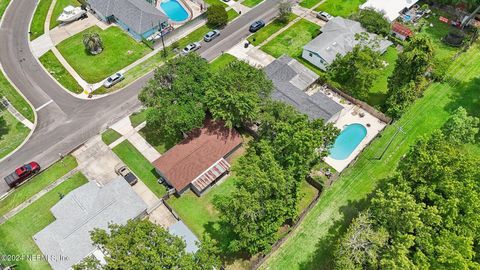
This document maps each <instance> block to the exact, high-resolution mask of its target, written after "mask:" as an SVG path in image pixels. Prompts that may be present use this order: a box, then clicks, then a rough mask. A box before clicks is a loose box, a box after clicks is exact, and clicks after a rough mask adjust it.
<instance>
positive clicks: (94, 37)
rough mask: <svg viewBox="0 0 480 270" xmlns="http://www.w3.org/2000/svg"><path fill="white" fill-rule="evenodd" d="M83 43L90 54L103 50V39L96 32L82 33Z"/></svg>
mask: <svg viewBox="0 0 480 270" xmlns="http://www.w3.org/2000/svg"><path fill="white" fill-rule="evenodd" d="M83 45H84V46H85V50H87V51H88V52H89V53H90V54H92V55H97V54H100V53H101V52H102V51H103V41H102V38H101V37H100V35H99V34H98V33H85V34H83Z"/></svg>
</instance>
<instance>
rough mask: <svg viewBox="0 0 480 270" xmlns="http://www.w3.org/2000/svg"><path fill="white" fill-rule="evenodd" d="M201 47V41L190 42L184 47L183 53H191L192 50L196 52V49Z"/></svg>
mask: <svg viewBox="0 0 480 270" xmlns="http://www.w3.org/2000/svg"><path fill="white" fill-rule="evenodd" d="M201 47H202V44H200V42H194V43H190V44H188V45H187V46H185V48H183V50H182V53H183V54H189V53H191V52H194V51H196V50H198V49H200V48H201Z"/></svg>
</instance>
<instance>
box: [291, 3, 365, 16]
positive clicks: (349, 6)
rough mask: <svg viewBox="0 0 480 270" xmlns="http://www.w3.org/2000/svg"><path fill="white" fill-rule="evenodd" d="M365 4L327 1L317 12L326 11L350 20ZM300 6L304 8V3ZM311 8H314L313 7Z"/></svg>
mask: <svg viewBox="0 0 480 270" xmlns="http://www.w3.org/2000/svg"><path fill="white" fill-rule="evenodd" d="M307 1H309V0H307ZM318 2H320V1H318ZM365 2H366V0H346V1H338V0H326V1H325V2H324V3H323V4H321V5H320V6H318V7H317V8H316V9H315V11H326V12H328V13H330V14H331V15H333V16H340V17H344V18H348V17H349V16H350V15H353V14H355V13H356V12H357V11H358V9H359V7H360V5H361V4H363V3H365ZM300 5H302V6H304V5H303V2H302V3H300ZM304 7H305V6H304ZM310 7H313V5H312V6H310Z"/></svg>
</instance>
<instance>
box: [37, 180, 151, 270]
mask: <svg viewBox="0 0 480 270" xmlns="http://www.w3.org/2000/svg"><path fill="white" fill-rule="evenodd" d="M146 210H147V205H146V204H145V202H144V201H143V200H142V199H141V198H140V197H139V196H138V195H137V193H135V191H134V190H133V189H132V187H131V186H130V185H129V184H128V183H127V182H126V181H125V179H123V178H122V177H118V178H116V179H114V180H112V181H111V182H109V183H108V184H106V185H105V186H102V187H100V186H98V185H97V183H95V182H89V183H87V184H85V185H83V186H81V187H79V188H77V189H75V190H73V191H71V192H70V193H68V194H67V195H66V196H65V197H64V198H63V199H61V200H60V201H59V202H58V203H57V204H56V205H54V206H53V207H52V208H51V209H50V211H51V212H52V214H53V216H54V217H55V219H56V220H55V221H54V222H52V223H51V224H50V225H48V226H47V227H45V228H44V229H43V230H41V231H40V232H38V233H37V234H35V235H34V237H33V240H34V241H35V243H36V244H37V246H38V247H39V248H40V250H41V251H42V253H43V254H44V255H45V256H46V258H48V259H49V260H48V262H49V263H50V265H51V266H52V268H53V269H54V270H60V269H61V270H64V269H70V267H72V266H73V265H74V264H77V263H78V262H80V261H81V260H82V259H83V258H85V257H86V256H88V255H91V254H92V255H94V256H95V257H97V258H98V259H99V260H100V261H104V259H103V254H102V252H101V251H100V250H98V249H96V247H94V246H93V245H92V241H91V240H90V231H92V230H93V229H95V228H98V229H107V228H108V224H109V223H115V224H125V223H127V221H128V220H130V219H135V218H138V217H141V216H143V215H144V214H145V213H146ZM60 255H61V256H62V257H59V256H60ZM52 256H55V257H52Z"/></svg>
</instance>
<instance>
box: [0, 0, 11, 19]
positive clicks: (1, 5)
mask: <svg viewBox="0 0 480 270" xmlns="http://www.w3.org/2000/svg"><path fill="white" fill-rule="evenodd" d="M10 1H11V0H3V1H0V18H2V16H3V13H4V12H5V10H6V9H7V6H8V4H10Z"/></svg>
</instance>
